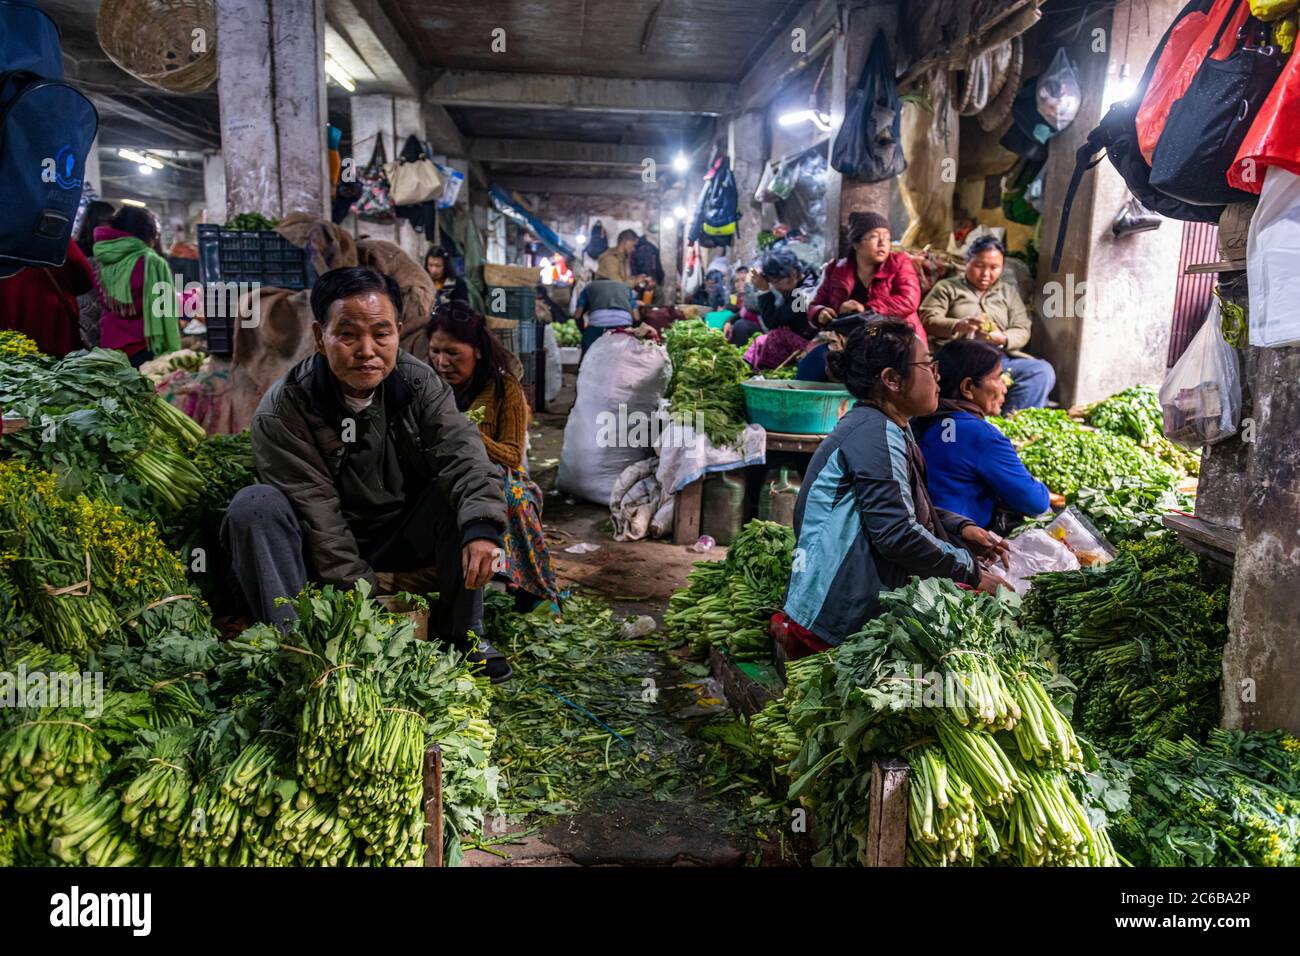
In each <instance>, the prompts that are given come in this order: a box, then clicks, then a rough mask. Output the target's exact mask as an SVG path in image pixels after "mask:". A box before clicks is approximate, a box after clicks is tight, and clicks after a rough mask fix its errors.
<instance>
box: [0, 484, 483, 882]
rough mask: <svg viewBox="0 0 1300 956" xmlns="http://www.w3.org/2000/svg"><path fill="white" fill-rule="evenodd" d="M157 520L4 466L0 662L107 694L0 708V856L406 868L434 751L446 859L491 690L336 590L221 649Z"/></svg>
mask: <svg viewBox="0 0 1300 956" xmlns="http://www.w3.org/2000/svg"><path fill="white" fill-rule="evenodd" d="M192 592H193V589H192V588H191V587H190V586H189V585H188V584H187V582H186V581H185V578H184V576H183V574H182V571H181V567H180V564H179V562H178V561H177V560H176V556H175V555H174V554H173V553H172V552H170V551H168V550H167V549H166V547H165V545H164V544H163V542H162V540H161V539H160V538H159V536H158V533H157V530H156V528H155V527H154V526H153V525H152V524H146V523H144V522H141V521H139V520H137V519H136V518H134V517H132V516H131V515H130V514H129V513H127V512H126V511H125V510H124V509H123V508H122V507H121V506H119V505H116V504H113V503H111V502H109V501H108V500H106V499H104V498H101V497H98V496H92V495H85V494H82V495H77V496H69V495H66V494H64V493H61V492H60V490H59V489H58V486H57V482H56V479H55V477H54V475H52V474H51V473H49V472H45V471H42V470H40V469H36V468H33V467H32V466H30V465H29V464H27V463H25V462H22V461H13V460H11V461H3V462H0V624H2V625H3V631H2V633H3V638H0V670H2V671H4V672H6V673H22V672H27V673H33V672H37V671H40V672H44V673H57V674H63V675H71V674H92V673H101V674H103V675H104V681H105V684H106V688H105V689H104V694H103V702H102V707H98V708H87V707H84V706H83V707H80V708H74V709H72V710H71V711H69V710H68V707H67V704H66V702H65V703H64V706H60V707H56V706H54V704H55V702H53V701H44V700H41V701H35V702H32V703H29V704H27V705H26V706H14V707H9V706H6V707H2V708H0V863H6V864H8V863H12V864H18V865H40V864H46V863H52V862H63V863H87V864H91V865H110V864H111V865H127V864H168V865H176V864H185V865H247V864H262V865H272V864H300V865H306V864H315V863H326V864H339V865H347V864H379V865H399V864H413V863H418V862H419V861H420V860H421V859H422V857H423V853H424V842H423V829H424V824H423V817H422V814H421V811H420V808H421V804H422V799H421V796H422V790H421V785H420V784H421V768H422V760H423V753H424V750H425V747H426V746H427V745H428V743H430V742H436V743H438V744H439V745H440V747H441V748H442V757H443V772H444V807H445V815H444V821H445V822H444V826H445V828H446V829H445V831H444V833H443V834H442V840H443V843H444V848H445V854H446V859H447V860H448V862H450V863H455V862H456V861H457V860H458V859H459V854H460V843H461V835H462V834H469V835H471V836H473V835H475V834H477V833H478V832H480V831H481V829H482V821H483V815H484V814H485V813H486V812H488V811H489V810H491V809H492V808H494V807H495V799H496V798H495V785H496V770H495V769H494V768H493V767H492V766H491V764H490V759H489V758H490V752H491V746H492V742H493V738H494V731H493V728H492V726H491V724H490V723H489V722H488V720H487V716H488V709H489V707H490V705H491V698H490V691H489V688H488V685H487V682H486V680H485V679H484V678H482V677H479V676H475V674H474V673H473V672H472V671H471V668H470V665H469V663H468V661H467V660H466V659H465V658H463V657H461V656H460V655H458V654H456V653H454V652H451V651H448V650H445V649H444V648H442V647H441V646H440V645H438V644H436V643H430V642H424V641H417V640H415V638H414V635H413V625H412V624H411V622H410V621H408V620H406V619H405V618H403V619H400V620H399V619H398V618H395V617H393V616H392V615H389V614H388V613H387V612H385V611H383V610H381V609H380V608H379V607H378V606H377V605H375V604H374V603H373V602H372V601H370V600H369V597H368V591H367V588H366V587H365V586H364V584H362V585H359V586H358V587H357V588H356V589H355V590H352V591H349V592H345V593H344V592H336V591H333V590H332V589H328V588H327V589H325V590H324V591H315V590H311V589H309V590H307V591H305V592H304V593H303V594H302V595H300V596H299V597H298V599H297V601H296V610H297V612H298V621H297V622H296V623H295V624H294V625H293V626H292V627H291V628H290V629H289V630H288V632H287V633H286V634H283V635H282V634H281V633H280V632H279V631H276V630H275V629H273V628H270V627H266V626H258V627H254V628H251V629H249V630H247V631H245V632H243V634H241V635H239V636H238V637H237V638H236V639H235V640H232V641H228V642H220V641H218V640H217V635H216V632H215V631H214V629H213V628H212V624H211V619H210V616H209V613H208V609H207V607H206V605H205V604H203V602H202V601H200V600H198V599H197V597H196V596H195V595H194V594H193V593H192Z"/></svg>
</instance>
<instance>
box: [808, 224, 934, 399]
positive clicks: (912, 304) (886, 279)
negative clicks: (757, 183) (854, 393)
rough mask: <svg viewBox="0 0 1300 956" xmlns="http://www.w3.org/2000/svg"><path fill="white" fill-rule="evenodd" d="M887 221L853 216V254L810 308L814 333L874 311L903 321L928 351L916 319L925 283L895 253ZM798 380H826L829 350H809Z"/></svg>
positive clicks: (826, 279)
mask: <svg viewBox="0 0 1300 956" xmlns="http://www.w3.org/2000/svg"><path fill="white" fill-rule="evenodd" d="M891 241H892V235H891V233H890V228H889V220H888V219H886V218H885V217H884V216H882V215H880V214H879V213H876V212H855V213H852V214H850V215H849V244H850V245H851V246H852V247H853V254H852V255H849V256H846V257H845V258H843V259H840V260H839V261H838V262H836V263H835V264H834V265H832V266H831V267H830V268H828V269H827V270H826V275H825V276H823V278H822V284H821V286H819V287H818V289H817V294H816V295H814V296H813V300H812V303H811V304H810V305H809V306H808V320H809V323H810V324H811V325H812V326H813V328H814V329H820V328H823V327H825V326H827V325H829V324H830V323H831V321H832V320H834V319H835V318H837V317H839V316H842V315H848V314H850V313H853V312H860V313H863V314H864V316H865V315H866V314H868V313H872V312H874V313H876V314H877V315H882V316H886V317H888V318H892V319H901V320H902V321H904V322H906V323H907V324H908V325H910V326H911V327H912V329H913V330H914V331H915V332H916V335H917V337H918V338H919V339H920V340H921V344H922V345H925V346H927V347H928V345H929V343H928V341H927V340H926V337H925V327H924V326H922V325H921V318H920V316H919V315H917V311H916V310H917V308H918V307H919V306H920V305H921V280H920V279H919V278H917V275H916V269H915V267H913V265H912V260H911V259H909V258H908V257H907V255H906V254H904V253H902V252H891V251H890V243H891ZM798 376H799V378H801V379H805V380H811V381H825V379H826V346H824V345H819V346H817V347H816V348H814V349H812V350H811V351H809V353H808V354H807V355H806V356H805V357H804V359H803V360H802V361H801V362H800V363H799V372H798Z"/></svg>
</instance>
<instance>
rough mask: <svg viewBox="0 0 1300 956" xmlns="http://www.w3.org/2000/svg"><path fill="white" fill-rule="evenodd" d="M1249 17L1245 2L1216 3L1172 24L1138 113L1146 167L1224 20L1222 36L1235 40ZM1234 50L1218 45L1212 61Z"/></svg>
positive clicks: (1218, 0)
mask: <svg viewBox="0 0 1300 956" xmlns="http://www.w3.org/2000/svg"><path fill="white" fill-rule="evenodd" d="M1249 16H1250V5H1249V4H1247V3H1245V2H1244V0H1215V2H1214V5H1213V6H1212V7H1210V9H1209V12H1208V13H1189V14H1187V16H1185V17H1183V18H1182V19H1181V20H1179V21H1178V23H1176V24H1175V25H1174V29H1173V30H1172V31H1171V32H1170V34H1169V40H1168V42H1167V43H1165V46H1164V49H1163V50H1162V51H1161V53H1160V60H1159V61H1158V62H1157V64H1156V68H1155V71H1154V72H1153V73H1152V75H1151V82H1150V83H1149V84H1147V92H1146V96H1144V97H1143V98H1142V105H1141V107H1139V109H1138V114H1137V133H1138V146H1139V148H1140V149H1141V150H1142V156H1143V158H1144V159H1146V161H1147V164H1148V165H1150V163H1151V157H1152V155H1153V154H1154V153H1155V149H1156V143H1157V142H1158V141H1159V139H1160V134H1161V133H1162V132H1164V128H1165V121H1166V120H1167V119H1169V111H1170V110H1171V109H1172V108H1173V105H1174V102H1175V101H1176V100H1177V99H1178V98H1179V97H1180V96H1182V95H1183V94H1184V93H1186V92H1187V87H1188V86H1190V85H1191V82H1192V77H1194V76H1196V73H1197V71H1198V70H1199V69H1200V68H1201V64H1202V63H1203V62H1205V54H1206V52H1207V51H1208V50H1209V49H1210V47H1211V46H1213V45H1214V37H1215V35H1216V34H1217V33H1218V32H1219V25H1220V24H1221V23H1223V20H1224V18H1225V17H1231V21H1230V22H1229V24H1228V29H1227V30H1226V31H1224V35H1225V37H1229V38H1230V37H1234V36H1236V34H1237V31H1238V30H1240V29H1241V28H1242V26H1243V25H1244V24H1245V22H1246V20H1247V18H1248V17H1249ZM1234 49H1235V44H1233V43H1231V42H1225V43H1221V44H1220V45H1219V48H1218V49H1217V50H1215V51H1214V54H1213V56H1214V59H1216V60H1223V59H1226V58H1227V57H1228V56H1230V55H1231V54H1232V51H1233V50H1234Z"/></svg>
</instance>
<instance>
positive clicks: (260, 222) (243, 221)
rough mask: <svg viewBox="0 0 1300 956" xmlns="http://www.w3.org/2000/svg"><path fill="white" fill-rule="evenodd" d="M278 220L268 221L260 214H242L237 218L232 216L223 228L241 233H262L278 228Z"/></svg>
mask: <svg viewBox="0 0 1300 956" xmlns="http://www.w3.org/2000/svg"><path fill="white" fill-rule="evenodd" d="M277 222H278V220H276V219H268V218H267V217H266V216H263V215H262V214H261V213H260V212H241V213H240V214H239V215H237V216H231V217H230V218H229V219H227V220H226V225H225V226H224V227H223V228H226V229H236V230H239V231H241V232H262V231H265V230H268V229H274V228H275V227H276V223H277Z"/></svg>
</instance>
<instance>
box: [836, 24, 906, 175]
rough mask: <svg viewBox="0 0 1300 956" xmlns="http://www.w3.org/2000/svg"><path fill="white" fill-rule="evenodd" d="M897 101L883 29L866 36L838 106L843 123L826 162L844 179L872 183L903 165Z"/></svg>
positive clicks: (898, 103)
mask: <svg viewBox="0 0 1300 956" xmlns="http://www.w3.org/2000/svg"><path fill="white" fill-rule="evenodd" d="M901 124H902V102H901V101H900V100H899V98H898V80H897V77H895V76H894V58H893V57H892V56H891V55H890V52H889V43H888V41H886V40H885V35H884V34H883V33H877V34H876V38H875V40H874V41H872V44H871V52H870V53H868V54H867V62H866V63H864V64H863V66H862V75H861V77H860V78H859V80H858V86H857V89H855V90H853V92H852V93H850V94H849V99H848V103H846V104H845V107H844V124H843V125H842V126H841V127H840V131H839V133H837V134H836V136H835V143H834V145H833V146H832V147H831V166H832V168H834V169H836V170H838V171H839V172H840V173H842V174H843V175H845V176H847V177H849V178H850V179H856V180H859V181H861V182H866V183H876V182H880V181H881V180H883V179H890V178H891V177H894V176H897V175H898V174H899V173H901V172H902V171H903V170H905V169H906V168H907V160H906V158H904V156H903V145H902V143H901V142H900V128H901Z"/></svg>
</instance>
